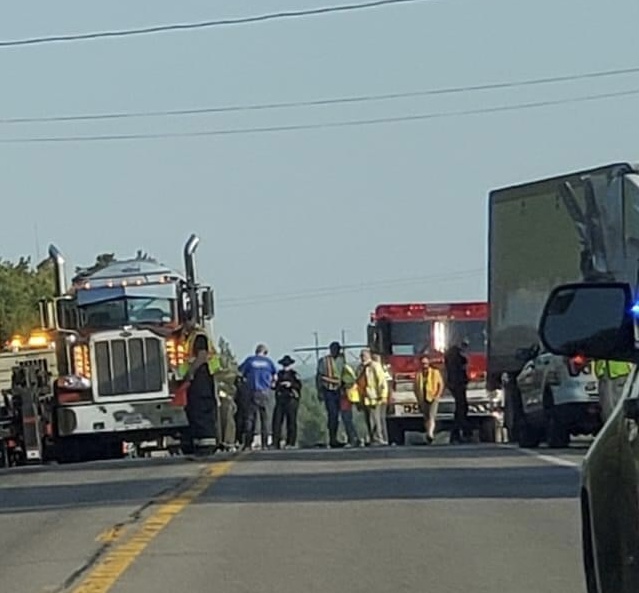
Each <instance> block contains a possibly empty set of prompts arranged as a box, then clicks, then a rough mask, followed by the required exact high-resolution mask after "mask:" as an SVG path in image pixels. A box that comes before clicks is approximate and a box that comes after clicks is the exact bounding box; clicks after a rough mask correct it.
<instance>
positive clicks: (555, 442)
mask: <svg viewBox="0 0 639 593" xmlns="http://www.w3.org/2000/svg"><path fill="white" fill-rule="evenodd" d="M547 441H548V446H549V447H550V448H551V449H565V448H567V447H569V446H570V433H569V432H568V430H567V429H566V427H565V426H564V425H563V424H562V423H561V421H560V420H559V419H558V418H557V415H556V414H555V413H554V412H553V410H550V413H549V418H548V435H547Z"/></svg>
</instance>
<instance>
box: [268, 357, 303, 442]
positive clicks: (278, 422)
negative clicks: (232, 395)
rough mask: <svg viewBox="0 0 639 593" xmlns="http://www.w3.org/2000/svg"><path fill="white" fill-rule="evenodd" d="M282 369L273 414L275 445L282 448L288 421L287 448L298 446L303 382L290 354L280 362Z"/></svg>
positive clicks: (278, 379)
mask: <svg viewBox="0 0 639 593" xmlns="http://www.w3.org/2000/svg"><path fill="white" fill-rule="evenodd" d="M278 364H281V365H282V367H283V368H282V369H281V370H280V371H278V373H277V379H276V380H275V411H274V413H273V444H274V445H275V447H276V448H277V449H280V448H281V441H282V426H283V424H284V421H286V447H287V448H293V447H295V446H296V445H297V408H298V407H299V404H300V396H301V394H302V380H301V379H300V377H299V375H298V374H297V371H295V370H294V369H293V368H292V367H293V365H294V364H295V360H293V359H292V358H291V357H290V356H289V355H288V354H287V355H286V356H285V357H284V358H282V359H281V360H279V361H278Z"/></svg>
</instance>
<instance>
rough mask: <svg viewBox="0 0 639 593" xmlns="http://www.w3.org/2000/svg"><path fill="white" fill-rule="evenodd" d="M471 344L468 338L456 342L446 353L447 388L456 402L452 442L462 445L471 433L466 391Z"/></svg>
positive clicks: (451, 433)
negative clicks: (468, 350) (468, 356)
mask: <svg viewBox="0 0 639 593" xmlns="http://www.w3.org/2000/svg"><path fill="white" fill-rule="evenodd" d="M468 345H469V342H468V340H467V339H466V338H463V339H461V340H456V341H455V342H453V345H452V346H451V347H450V348H448V350H446V352H445V353H444V366H445V369H446V387H447V388H448V390H449V391H450V393H451V395H452V396H453V399H454V400H455V419H454V424H453V429H452V430H451V432H450V442H451V443H460V442H463V441H465V440H469V439H470V436H471V431H470V428H469V426H468V400H467V399H466V389H467V385H468V371H467V367H468V359H467V357H466V350H467V349H468Z"/></svg>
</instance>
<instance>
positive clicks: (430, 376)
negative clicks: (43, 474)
mask: <svg viewBox="0 0 639 593" xmlns="http://www.w3.org/2000/svg"><path fill="white" fill-rule="evenodd" d="M420 362H421V366H422V368H421V370H420V371H419V372H418V373H417V374H416V375H415V382H414V384H413V391H414V393H415V398H416V399H417V403H418V404H419V407H420V409H421V411H422V414H423V416H424V428H425V429H426V442H427V443H428V444H429V445H430V444H432V442H433V441H434V440H435V422H436V419H437V408H438V407H439V398H440V397H441V396H442V393H443V391H444V379H443V377H442V374H441V372H440V371H439V370H438V369H436V368H434V367H432V366H431V365H430V359H429V358H428V356H427V355H425V354H424V355H423V356H422V357H421V359H420Z"/></svg>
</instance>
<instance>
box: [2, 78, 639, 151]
mask: <svg viewBox="0 0 639 593" xmlns="http://www.w3.org/2000/svg"><path fill="white" fill-rule="evenodd" d="M631 95H639V89H631V90H627V91H616V92H610V93H601V94H598V95H584V96H578V97H572V98H567V99H549V100H546V101H534V102H529V103H516V104H514V105H501V106H497V107H483V108H479V109H463V110H459V111H440V112H433V113H417V114H413V115H399V116H393V117H378V118H371V119H354V120H343V121H334V122H326V123H308V124H290V125H278V126H265V127H248V128H228V129H212V130H198V131H195V132H157V133H139V134H98V135H86V136H34V137H31V138H28V137H16V138H0V144H43V143H63V142H118V141H135V140H160V139H167V138H199V137H208V136H237V135H245V134H270V133H278V132H297V131H304V130H322V129H331V128H346V127H360V126H373V125H380V124H392V123H401V122H411V121H424V120H430V119H444V118H450V117H462V116H468V115H480V114H488V113H499V112H504V111H520V110H525V109H536V108H541V107H551V106H556V105H567V104H571V103H584V102H589V101H599V100H602V99H610V98H614V97H627V96H631Z"/></svg>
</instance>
